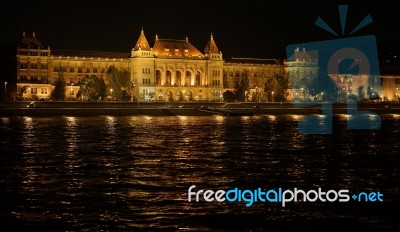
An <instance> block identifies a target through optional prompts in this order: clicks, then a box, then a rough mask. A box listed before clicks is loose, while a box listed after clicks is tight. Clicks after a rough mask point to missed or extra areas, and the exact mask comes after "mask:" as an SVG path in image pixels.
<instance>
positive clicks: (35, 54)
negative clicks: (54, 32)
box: [19, 51, 48, 56]
mask: <svg viewBox="0 0 400 232" xmlns="http://www.w3.org/2000/svg"><path fill="white" fill-rule="evenodd" d="M19 54H20V55H23V56H37V55H39V56H47V55H48V52H37V51H19Z"/></svg>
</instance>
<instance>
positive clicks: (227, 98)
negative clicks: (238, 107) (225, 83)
mask: <svg viewBox="0 0 400 232" xmlns="http://www.w3.org/2000/svg"><path fill="white" fill-rule="evenodd" d="M222 96H223V97H224V101H227V102H233V101H235V100H236V95H235V93H233V92H232V91H229V90H227V91H225V92H224V93H223V94H222Z"/></svg>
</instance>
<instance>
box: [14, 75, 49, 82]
mask: <svg viewBox="0 0 400 232" xmlns="http://www.w3.org/2000/svg"><path fill="white" fill-rule="evenodd" d="M19 79H20V80H21V81H27V80H42V79H47V76H46V75H42V76H36V75H31V76H30V78H28V76H27V75H20V76H19Z"/></svg>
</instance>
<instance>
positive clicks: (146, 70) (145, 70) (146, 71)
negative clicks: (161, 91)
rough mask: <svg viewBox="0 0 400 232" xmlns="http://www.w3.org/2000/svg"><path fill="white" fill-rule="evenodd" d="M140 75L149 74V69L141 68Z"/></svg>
mask: <svg viewBox="0 0 400 232" xmlns="http://www.w3.org/2000/svg"><path fill="white" fill-rule="evenodd" d="M142 73H143V74H150V69H149V68H142Z"/></svg>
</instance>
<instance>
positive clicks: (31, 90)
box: [24, 88, 49, 94]
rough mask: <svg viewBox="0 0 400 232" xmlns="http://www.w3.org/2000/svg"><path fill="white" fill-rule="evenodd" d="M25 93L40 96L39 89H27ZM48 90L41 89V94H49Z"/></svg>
mask: <svg viewBox="0 0 400 232" xmlns="http://www.w3.org/2000/svg"><path fill="white" fill-rule="evenodd" d="M24 93H30V94H38V88H28V89H25V92H24ZM48 93H49V92H48V88H40V94H48Z"/></svg>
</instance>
